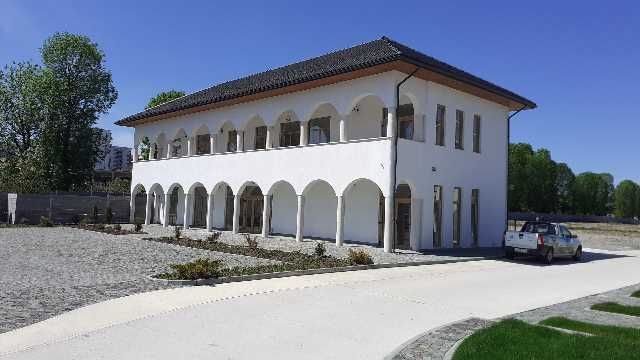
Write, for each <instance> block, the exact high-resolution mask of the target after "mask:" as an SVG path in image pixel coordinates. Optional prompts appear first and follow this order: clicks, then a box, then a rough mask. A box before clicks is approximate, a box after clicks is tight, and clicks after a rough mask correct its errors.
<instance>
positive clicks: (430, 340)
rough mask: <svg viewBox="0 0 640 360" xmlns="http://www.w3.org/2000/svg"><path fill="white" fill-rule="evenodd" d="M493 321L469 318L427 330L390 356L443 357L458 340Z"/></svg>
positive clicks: (408, 359)
mask: <svg viewBox="0 0 640 360" xmlns="http://www.w3.org/2000/svg"><path fill="white" fill-rule="evenodd" d="M492 323H493V321H491V320H485V319H478V318H470V319H467V320H462V321H459V322H456V323H454V324H451V325H446V326H443V327H441V328H438V329H435V330H432V331H429V332H427V333H426V334H424V335H421V336H420V337H418V338H417V339H415V340H414V341H412V342H411V343H409V344H407V345H406V346H405V347H404V348H402V349H401V350H400V351H399V352H397V353H396V354H395V355H394V356H392V357H391V359H393V360H436V359H438V360H439V359H443V358H444V356H445V354H446V353H447V351H448V350H449V349H450V348H451V347H452V346H453V345H455V343H456V342H458V340H460V339H462V338H464V337H467V336H469V335H471V334H473V333H474V332H475V331H478V330H480V329H482V328H485V327H487V326H489V325H491V324H492Z"/></svg>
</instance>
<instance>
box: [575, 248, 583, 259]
mask: <svg viewBox="0 0 640 360" xmlns="http://www.w3.org/2000/svg"><path fill="white" fill-rule="evenodd" d="M573 260H574V261H580V260H582V246H578V248H577V249H576V253H575V254H573Z"/></svg>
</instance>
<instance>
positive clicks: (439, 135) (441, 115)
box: [436, 104, 446, 146]
mask: <svg viewBox="0 0 640 360" xmlns="http://www.w3.org/2000/svg"><path fill="white" fill-rule="evenodd" d="M445 112H446V108H445V107H444V105H440V104H438V109H437V111H436V145H439V146H444V129H445V115H446V114H445Z"/></svg>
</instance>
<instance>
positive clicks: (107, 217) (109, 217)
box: [104, 206, 113, 224]
mask: <svg viewBox="0 0 640 360" xmlns="http://www.w3.org/2000/svg"><path fill="white" fill-rule="evenodd" d="M112 221H113V211H112V210H111V206H107V208H106V209H105V210H104V222H106V223H107V224H111V222H112Z"/></svg>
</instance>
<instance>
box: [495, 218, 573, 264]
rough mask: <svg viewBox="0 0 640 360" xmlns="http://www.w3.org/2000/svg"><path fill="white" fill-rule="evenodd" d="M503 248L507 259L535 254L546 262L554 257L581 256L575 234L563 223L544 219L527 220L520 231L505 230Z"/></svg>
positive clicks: (548, 262) (551, 260)
mask: <svg viewBox="0 0 640 360" xmlns="http://www.w3.org/2000/svg"><path fill="white" fill-rule="evenodd" d="M504 248H505V253H506V256H507V258H509V259H513V258H515V257H516V256H517V255H535V256H538V257H540V258H541V259H542V260H543V261H544V262H545V263H547V264H551V263H552V262H553V258H554V257H560V256H562V257H571V258H573V260H575V261H579V260H580V259H581V258H582V242H581V241H580V239H578V236H577V235H573V234H571V231H569V229H568V228H567V227H566V226H565V225H563V224H558V223H551V222H544V221H529V222H526V223H525V224H524V225H523V226H522V229H521V230H520V231H507V232H505V234H504Z"/></svg>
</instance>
